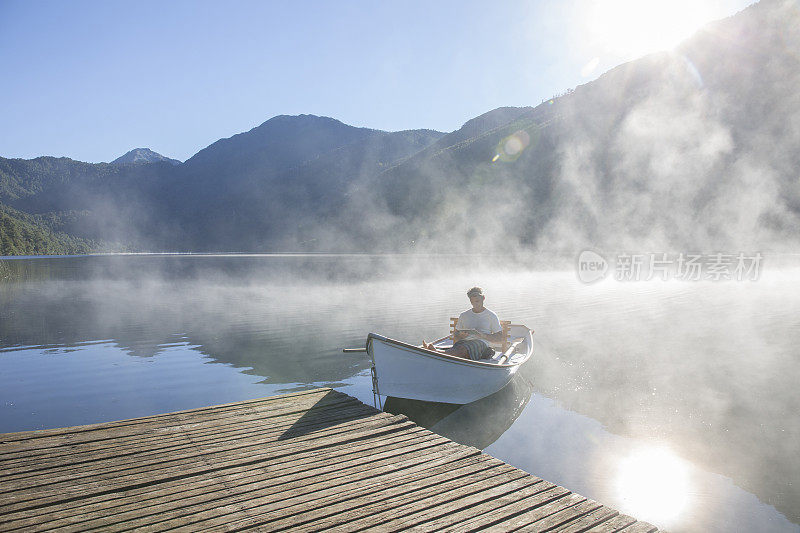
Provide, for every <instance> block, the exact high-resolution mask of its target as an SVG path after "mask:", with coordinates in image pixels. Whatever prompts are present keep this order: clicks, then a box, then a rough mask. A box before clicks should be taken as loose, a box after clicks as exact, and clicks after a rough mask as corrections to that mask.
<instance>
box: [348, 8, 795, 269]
mask: <svg viewBox="0 0 800 533" xmlns="http://www.w3.org/2000/svg"><path fill="white" fill-rule="evenodd" d="M797 50H800V10H798V8H797V5H796V3H792V2H789V3H786V2H783V1H763V2H761V3H759V4H756V5H753V6H751V7H749V8H747V9H745V10H743V11H742V12H740V13H738V14H737V15H735V16H733V17H730V18H727V19H724V20H721V21H717V22H714V23H712V24H709V25H707V26H706V27H704V28H703V29H701V30H700V31H699V32H697V34H695V35H694V36H693V37H691V38H690V39H688V40H687V41H685V42H684V43H683V44H681V45H680V46H679V47H678V48H677V49H676V50H675V51H673V52H663V53H657V54H652V55H649V56H646V57H643V58H641V59H638V60H636V61H632V62H629V63H626V64H623V65H620V66H619V67H617V68H615V69H612V70H611V71H609V72H607V73H605V74H604V75H602V76H601V77H600V78H599V79H597V80H595V81H593V82H590V83H587V84H585V85H582V86H579V87H577V88H576V89H575V90H574V91H572V92H569V93H568V94H567V95H565V96H563V97H560V98H556V99H554V100H553V101H552V102H547V103H544V104H542V105H540V106H537V107H536V108H533V109H530V108H525V109H520V110H517V111H513V110H512V112H511V114H509V115H506V114H503V115H502V119H500V120H497V121H496V123H497V124H498V126H497V127H495V128H489V129H487V130H485V131H483V132H482V133H479V134H478V133H473V132H467V131H465V132H461V130H460V131H459V132H455V133H454V134H450V135H447V136H445V137H443V138H442V139H440V140H439V141H437V143H436V144H435V145H432V146H431V147H429V148H428V149H426V150H424V151H421V152H419V153H418V154H416V155H415V156H413V157H411V158H409V159H408V160H406V161H403V162H401V163H400V164H398V165H396V166H394V167H392V168H390V169H387V170H386V171H385V172H383V173H381V174H380V175H377V176H374V177H373V178H371V179H367V180H364V181H361V182H358V183H357V184H356V185H355V187H357V194H354V195H353V197H354V198H356V199H357V201H354V202H353V203H352V204H350V205H349V206H348V207H347V208H345V209H344V210H343V212H345V213H348V212H353V210H354V209H356V206H361V209H360V210H359V211H358V216H353V217H350V218H349V219H348V220H346V221H343V223H342V224H341V225H342V227H346V228H348V232H349V233H350V234H353V233H356V234H357V235H358V236H359V239H358V240H359V242H361V243H368V244H369V245H372V246H378V245H380V246H384V247H387V248H390V249H423V250H437V251H472V252H481V251H484V252H485V251H497V252H499V251H503V252H504V253H508V250H517V251H521V252H526V253H530V252H534V251H547V252H548V253H553V252H560V253H562V254H564V255H566V256H570V257H574V255H575V254H576V253H577V251H580V250H582V249H586V248H594V249H601V250H610V251H620V250H621V251H624V250H643V251H664V252H674V253H677V252H680V251H689V250H695V251H696V250H710V251H714V250H721V249H722V250H730V251H731V253H735V252H738V251H755V250H761V251H764V250H770V251H790V250H796V249H797V248H798V246H799V245H800V232H798V231H797V229H798V228H800V181H799V180H798V174H797V169H798V168H800V128H799V127H798V124H800V54H798V53H797ZM493 113H494V112H493ZM489 116H490V117H491V114H490V115H489ZM503 119H508V120H509V121H508V122H507V123H505V124H503V122H504V120H503ZM469 124H470V123H467V124H466V125H465V127H464V128H462V130H464V129H465V128H467V126H468V125H469ZM364 206H367V207H368V208H367V210H366V211H365V209H364Z"/></svg>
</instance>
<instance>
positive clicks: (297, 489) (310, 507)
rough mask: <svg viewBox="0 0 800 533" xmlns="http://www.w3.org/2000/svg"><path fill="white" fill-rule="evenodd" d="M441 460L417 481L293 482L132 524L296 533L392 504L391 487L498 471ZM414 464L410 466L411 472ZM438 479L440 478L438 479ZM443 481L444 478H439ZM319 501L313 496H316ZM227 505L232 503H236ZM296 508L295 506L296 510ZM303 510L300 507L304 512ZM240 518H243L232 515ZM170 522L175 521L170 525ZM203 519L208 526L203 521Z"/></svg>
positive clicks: (385, 477) (388, 477)
mask: <svg viewBox="0 0 800 533" xmlns="http://www.w3.org/2000/svg"><path fill="white" fill-rule="evenodd" d="M448 455H449V454H448ZM440 459H442V460H443V461H446V462H445V463H443V464H442V465H441V466H437V467H436V468H435V469H430V468H428V465H427V464H425V463H426V461H424V460H423V461H421V462H419V463H417V464H418V465H421V466H422V468H421V469H419V470H418V471H417V472H416V475H414V476H406V474H405V473H404V472H403V468H402V467H401V468H398V467H397V466H393V467H392V468H391V469H390V470H389V471H388V472H387V473H386V474H382V475H380V476H376V475H375V473H374V472H370V471H367V472H363V473H361V474H354V475H347V476H344V477H343V478H341V479H338V480H328V481H326V482H322V483H318V484H315V486H311V487H309V486H308V485H306V484H302V483H301V484H297V483H287V484H285V485H283V486H281V487H280V488H279V490H277V491H272V492H271V493H267V494H261V493H258V492H255V493H251V494H250V495H245V497H243V498H241V499H239V500H230V499H228V498H225V499H220V500H218V501H217V502H215V505H214V507H213V508H210V509H209V508H208V507H207V506H206V507H205V508H204V509H205V510H203V509H199V510H198V509H194V508H191V507H183V508H180V509H178V510H176V511H175V512H173V513H165V514H160V515H158V516H156V517H155V518H156V520H155V521H154V520H153V517H147V518H146V519H144V520H142V521H138V522H137V521H133V522H129V523H128V524H133V525H134V526H136V527H147V528H148V529H150V530H166V529H172V528H175V527H179V526H188V525H192V526H193V527H195V529H196V530H202V531H214V530H215V529H216V528H223V529H230V528H233V529H239V528H245V527H254V526H262V525H264V524H266V523H267V522H271V521H272V520H277V519H280V518H283V520H284V521H283V522H281V523H284V524H285V525H289V526H291V527H292V529H297V524H298V523H299V522H302V521H304V520H308V519H309V517H311V516H316V514H315V513H323V514H325V513H328V512H330V510H331V509H340V508H341V507H342V506H344V507H346V508H350V507H351V506H352V505H356V506H357V505H358V504H357V503H354V499H355V500H362V499H366V500H368V501H375V500H384V499H386V497H387V496H386V491H387V486H388V487H389V488H391V489H392V490H393V491H395V492H399V491H403V490H411V489H404V487H406V485H408V484H424V483H435V482H436V481H433V482H431V481H429V480H430V478H431V477H434V478H435V480H437V481H438V480H439V479H440V478H441V477H442V476H444V477H446V476H448V475H450V472H451V471H456V472H462V471H468V472H471V471H475V470H478V469H479V468H483V469H491V468H496V465H495V466H492V465H489V464H488V461H483V462H482V463H481V464H480V465H476V464H475V463H473V462H471V461H469V462H465V461H463V459H464V458H463V457H462V461H461V462H459V463H457V464H461V463H465V464H464V465H463V466H457V467H456V466H454V464H453V461H452V458H451V457H448V456H443V457H441V458H440ZM408 466H409V465H408V464H406V465H404V467H405V468H407V467H408ZM439 471H441V473H438V472H439ZM394 473H400V475H402V476H404V479H407V480H409V483H403V484H402V485H398V486H396V487H395V486H394V483H391V484H390V483H389V482H393V481H395V476H393V475H392V474H394ZM432 474H434V475H432ZM437 476H438V477H437ZM356 481H366V482H367V483H368V485H367V486H368V487H370V488H369V489H365V488H364V487H363V486H362V487H361V490H359V491H355V490H351V491H348V492H347V493H346V494H343V493H342V488H343V487H344V488H349V485H350V484H351V483H354V482H356ZM319 489H326V490H327V492H326V495H327V496H328V497H327V498H326V499H324V500H323V499H322V498H320V497H319V496H320V490H319ZM311 496H313V497H311ZM231 501H232V503H229V504H227V505H226V503H228V502H231ZM292 505H294V507H292ZM298 506H299V507H298ZM242 509H246V510H247V513H245V514H244V518H242V516H243V515H242V514H240V513H239V511H241V510H242ZM236 514H239V516H232V515H236ZM164 518H170V520H168V521H164V520H163V519H164ZM200 520H202V522H200ZM268 527H269V528H270V529H275V528H276V527H279V526H276V524H274V523H270V524H269V526H268Z"/></svg>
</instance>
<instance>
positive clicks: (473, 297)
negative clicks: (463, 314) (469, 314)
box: [467, 287, 484, 313]
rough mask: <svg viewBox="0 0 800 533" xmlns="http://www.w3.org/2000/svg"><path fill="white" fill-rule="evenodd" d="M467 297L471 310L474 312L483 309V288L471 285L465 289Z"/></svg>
mask: <svg viewBox="0 0 800 533" xmlns="http://www.w3.org/2000/svg"><path fill="white" fill-rule="evenodd" d="M467 298H469V303H471V304H472V310H473V311H475V312H476V313H480V312H481V311H483V299H484V297H483V289H481V288H480V287H472V288H471V289H470V290H468V291H467Z"/></svg>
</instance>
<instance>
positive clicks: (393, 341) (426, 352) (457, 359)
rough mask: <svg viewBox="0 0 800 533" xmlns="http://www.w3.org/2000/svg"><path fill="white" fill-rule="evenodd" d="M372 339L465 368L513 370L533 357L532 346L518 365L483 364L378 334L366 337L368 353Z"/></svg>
mask: <svg viewBox="0 0 800 533" xmlns="http://www.w3.org/2000/svg"><path fill="white" fill-rule="evenodd" d="M526 327H527V326H526ZM529 331H530V330H529ZM530 334H531V338H533V331H530ZM372 339H377V340H379V341H381V342H386V343H389V344H396V345H398V346H400V347H402V348H406V349H407V350H408V351H412V352H415V353H416V354H417V355H424V356H427V357H433V358H440V359H443V360H445V361H446V362H448V363H460V364H465V365H467V366H477V367H479V368H503V369H508V368H513V367H517V366H521V365H523V364H525V363H526V362H527V361H528V359H530V357H531V355H533V346H532V345H531V346H529V350H528V353H527V354H526V355H525V358H524V359H523V360H522V361H519V362H518V363H486V362H483V361H475V360H473V359H464V358H463V357H456V356H455V355H449V354H446V353H442V352H437V351H434V350H429V349H427V348H423V347H421V346H415V345H413V344H409V343H407V342H403V341H398V340H396V339H392V338H389V337H384V336H383V335H380V334H378V333H369V334H368V335H367V350H368V351H369V348H370V342H371V341H372ZM370 355H371V354H370Z"/></svg>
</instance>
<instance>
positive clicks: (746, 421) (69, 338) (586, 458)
mask: <svg viewBox="0 0 800 533" xmlns="http://www.w3.org/2000/svg"><path fill="white" fill-rule="evenodd" d="M0 266H2V269H0V278H3V279H2V280H1V281H0V432H12V431H21V430H30V429H43V428H52V427H62V426H71V425H78V424H87V423H93V422H102V421H110V420H117V419H123V418H130V417H138V416H145V415H150V414H155V413H163V412H169V411H176V410H180V409H190V408H195V407H201V406H206V405H213V404H219V403H224V402H233V401H238V400H245V399H250V398H258V397H263V396H269V395H274V394H279V393H283V392H288V391H295V390H302V389H306V388H312V387H333V388H335V389H337V390H339V391H341V392H344V393H347V394H350V395H352V396H354V397H356V398H358V399H360V400H362V401H363V402H365V403H368V404H370V405H371V404H373V394H372V385H371V378H370V372H369V362H368V361H367V359H366V356H365V354H359V353H350V354H343V353H342V348H343V347H361V346H363V345H364V341H365V338H366V335H367V333H368V332H370V331H373V332H377V333H381V334H384V335H386V336H389V337H393V338H396V339H400V340H404V341H409V342H414V343H419V342H421V341H422V339H426V340H431V339H435V338H438V337H441V336H443V335H445V334H446V333H447V332H448V327H449V317H451V316H457V315H458V313H460V312H461V311H463V310H465V309H467V308H468V307H469V302H468V301H467V298H466V295H465V293H466V290H467V289H468V288H470V287H472V286H473V285H480V286H481V287H483V288H484V291H485V292H486V295H487V297H486V306H487V307H488V308H490V309H492V310H494V311H495V312H497V314H498V315H499V316H500V318H501V319H508V320H512V321H514V322H515V323H522V324H526V325H528V326H529V327H531V328H533V329H534V330H535V334H534V346H535V349H534V350H535V351H534V356H533V358H532V359H531V361H529V362H528V363H527V364H526V365H525V366H524V367H523V368H522V369H521V371H520V373H519V374H518V375H517V377H516V378H515V379H514V380H513V381H512V382H511V383H510V384H509V386H508V387H506V388H505V389H503V390H502V391H500V392H499V393H497V394H495V395H493V396H491V397H489V398H485V399H484V400H481V401H478V402H475V403H473V404H470V405H465V406H460V407H459V406H449V405H446V404H420V403H418V402H408V401H401V400H397V399H393V398H390V399H388V400H386V399H384V400H385V401H386V405H385V409H386V410H389V411H392V412H402V413H405V414H407V415H408V416H410V417H411V418H412V419H414V420H415V421H417V422H418V423H420V424H422V425H425V426H426V427H429V428H430V429H432V430H433V431H436V432H437V433H440V434H442V435H444V436H446V437H448V438H451V439H453V440H456V441H458V442H461V443H464V444H468V445H471V446H476V447H478V448H481V449H483V450H485V451H486V452H487V453H489V454H491V455H493V456H495V457H497V458H499V459H501V460H503V461H506V462H507V463H509V464H511V465H514V466H517V467H519V468H522V469H524V470H526V471H528V472H531V473H533V474H535V475H537V476H540V477H543V478H545V479H547V480H549V481H551V482H554V483H557V484H560V485H564V486H566V487H567V488H569V489H570V490H573V491H575V492H578V493H581V494H583V495H584V496H587V497H589V498H592V499H595V500H598V501H600V502H602V503H604V504H606V505H609V506H612V507H615V508H617V509H619V510H621V511H623V512H626V513H628V514H631V515H633V516H635V517H637V518H639V519H642V520H647V521H650V522H652V523H654V524H656V525H658V526H660V527H662V528H667V529H669V530H671V531H800V526H798V524H800V417H798V414H797V413H798V412H800V350H799V349H798V346H800V290H798V287H800V269H796V268H791V267H788V266H782V267H774V268H770V263H769V258H767V259H766V260H765V262H764V265H763V267H762V272H761V276H760V278H759V279H758V280H757V281H722V282H711V281H705V282H700V281H695V282H692V281H679V280H670V281H661V280H655V281H631V282H618V281H615V280H613V279H607V280H603V281H600V282H598V283H594V284H591V285H587V284H583V283H581V282H580V281H579V280H578V278H577V276H576V274H575V271H574V270H570V269H564V270H563V271H556V270H549V269H546V268H544V267H542V266H537V265H517V266H515V267H508V266H504V265H503V264H502V263H501V261H500V259H487V258H482V259H479V258H470V257H460V256H413V257H408V256H360V255H342V256H327V255H313V256H301V255H252V256H250V255H235V256H231V255H219V256H215V255H197V256H194V255H192V256H163V255H141V256H140V255H133V256H89V257H64V258H14V259H8V258H6V259H0ZM442 379H443V380H444V379H447V376H442Z"/></svg>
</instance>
